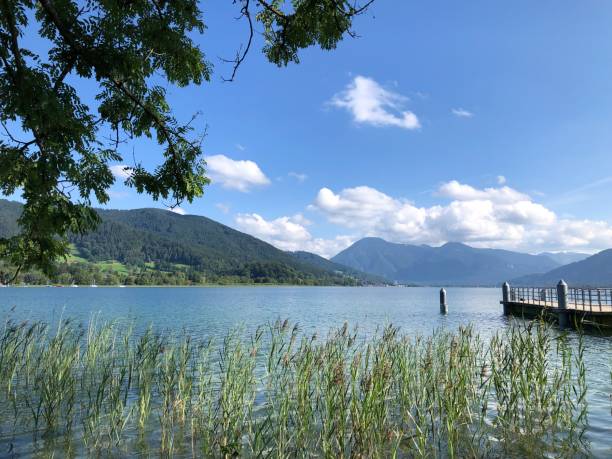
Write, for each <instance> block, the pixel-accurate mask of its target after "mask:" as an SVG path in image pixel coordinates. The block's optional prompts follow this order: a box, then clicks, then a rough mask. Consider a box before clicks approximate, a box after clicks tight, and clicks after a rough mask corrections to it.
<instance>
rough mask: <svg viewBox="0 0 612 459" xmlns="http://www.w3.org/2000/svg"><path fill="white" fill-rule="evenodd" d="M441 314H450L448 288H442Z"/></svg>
mask: <svg viewBox="0 0 612 459" xmlns="http://www.w3.org/2000/svg"><path fill="white" fill-rule="evenodd" d="M440 314H448V305H447V304H446V290H444V289H443V288H441V289H440Z"/></svg>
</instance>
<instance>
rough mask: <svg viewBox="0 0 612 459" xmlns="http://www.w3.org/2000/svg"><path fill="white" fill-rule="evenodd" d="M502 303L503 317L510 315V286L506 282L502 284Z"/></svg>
mask: <svg viewBox="0 0 612 459" xmlns="http://www.w3.org/2000/svg"><path fill="white" fill-rule="evenodd" d="M502 302H503V303H504V315H505V316H507V315H508V314H510V306H509V305H508V303H509V302H510V284H509V283H508V282H504V285H502Z"/></svg>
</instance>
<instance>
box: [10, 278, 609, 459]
mask: <svg viewBox="0 0 612 459" xmlns="http://www.w3.org/2000/svg"><path fill="white" fill-rule="evenodd" d="M438 291H439V289H437V288H399V287H398V288H391V287H386V288H385V287H356V288H350V287H202V288H172V287H166V288H156V287H149V288H109V287H98V288H84V287H79V288H3V289H0V305H1V309H0V318H1V319H2V321H3V322H4V321H6V320H7V319H12V320H15V321H23V320H28V321H39V320H40V321H44V322H46V323H49V324H57V323H58V322H59V321H60V320H61V319H66V318H70V319H73V320H76V321H78V322H80V323H83V324H86V323H87V322H88V321H89V320H90V318H91V317H92V316H93V315H95V314H99V316H100V317H101V318H102V319H104V320H116V321H120V322H126V323H131V324H133V325H134V327H135V330H136V332H137V333H138V332H141V331H142V330H144V329H145V328H146V327H147V326H148V325H152V326H153V327H154V328H155V329H156V330H158V331H165V332H175V331H185V332H187V333H188V334H189V335H191V336H193V337H195V338H198V339H204V338H207V337H220V336H223V335H225V334H226V333H227V331H228V330H230V329H232V328H234V327H236V326H243V327H246V329H247V330H250V329H255V327H257V326H258V325H263V324H266V323H268V322H273V321H275V320H276V319H278V318H280V319H289V321H290V322H291V323H298V324H299V327H300V329H301V331H303V332H304V333H311V332H314V331H316V332H317V333H318V334H319V335H322V334H325V333H326V332H327V331H328V330H329V329H330V328H338V327H341V326H342V324H343V323H344V322H345V321H346V322H348V323H349V324H350V325H351V326H353V325H357V326H358V327H359V330H360V333H361V334H363V335H370V334H372V333H374V332H375V330H376V328H377V327H380V326H384V325H385V324H389V323H393V324H394V325H396V326H399V327H401V331H402V332H403V333H407V334H411V335H414V334H421V335H429V334H431V333H432V331H433V330H435V329H438V328H447V329H456V328H457V327H458V326H459V325H462V324H468V323H471V324H473V325H474V327H475V329H476V331H477V332H479V333H480V334H481V335H482V336H483V337H488V336H490V335H491V334H493V333H494V332H495V331H497V330H499V329H501V328H503V327H506V326H507V325H508V323H509V319H508V318H506V317H504V316H503V315H502V307H501V305H500V304H499V301H500V299H501V290H500V289H489V288H449V289H447V298H448V304H449V313H448V315H447V316H442V315H440V313H439V303H438ZM585 344H586V348H585V354H586V361H587V364H588V365H587V380H588V382H589V393H588V400H589V427H588V430H587V436H588V439H589V440H590V442H591V446H592V448H591V451H592V454H593V455H594V456H597V457H612V416H611V399H610V395H611V394H612V383H611V381H610V379H611V378H610V365H611V364H612V339H611V338H610V337H602V336H595V335H588V336H587V337H586V341H585ZM0 445H2V441H1V440H0ZM2 454H4V451H2V450H0V456H1V455H2Z"/></svg>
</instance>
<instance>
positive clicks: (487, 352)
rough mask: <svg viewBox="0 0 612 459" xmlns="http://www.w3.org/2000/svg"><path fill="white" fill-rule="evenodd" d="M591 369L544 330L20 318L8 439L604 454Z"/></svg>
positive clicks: (3, 357) (451, 453) (240, 452)
mask: <svg viewBox="0 0 612 459" xmlns="http://www.w3.org/2000/svg"><path fill="white" fill-rule="evenodd" d="M585 375H586V367H585V361H584V342H583V339H582V337H581V336H580V335H579V336H578V339H577V343H574V342H571V340H570V339H569V338H568V336H567V335H566V334H563V333H559V332H558V331H556V330H553V329H551V328H550V326H548V325H547V324H545V323H544V322H540V321H534V322H529V323H523V322H520V323H519V322H517V323H514V324H513V325H511V326H509V327H508V328H506V329H504V330H501V331H499V332H498V333H497V334H495V335H494V336H493V337H492V338H490V339H487V340H483V339H482V338H481V337H480V336H479V335H478V334H477V333H475V331H474V330H473V328H472V327H469V326H468V327H462V328H459V329H458V330H456V331H444V330H438V331H436V332H435V333H433V334H432V335H431V336H427V337H423V336H415V337H411V336H406V335H403V334H402V333H401V331H400V329H399V328H397V327H394V326H392V325H389V326H386V327H384V328H381V329H380V330H379V331H378V332H377V333H375V335H374V336H371V337H369V338H364V337H363V336H360V335H359V334H358V331H357V330H355V329H353V330H351V329H350V328H349V326H348V324H344V325H343V326H342V327H340V328H339V329H337V330H332V331H331V332H330V333H329V334H328V335H327V336H326V337H325V338H324V339H320V338H318V337H317V336H316V335H315V336H308V335H305V334H304V333H302V332H300V330H299V328H298V327H297V325H295V326H292V325H291V324H289V323H288V321H284V322H281V321H277V322H276V323H272V324H269V325H268V326H266V327H262V328H259V329H257V330H256V331H255V332H254V333H253V335H252V336H250V335H248V334H246V333H245V332H243V331H241V330H234V331H232V332H230V333H228V334H227V336H225V338H224V339H223V340H222V341H221V342H219V343H214V342H213V341H212V340H204V341H199V340H194V339H193V338H192V337H190V336H188V335H186V334H182V335H179V336H163V335H160V334H156V333H155V332H154V331H153V330H152V329H150V328H149V329H147V330H146V331H145V332H144V333H142V334H140V335H138V336H137V335H135V334H134V333H133V331H132V329H131V328H125V327H121V326H119V325H117V324H114V323H105V324H99V323H98V320H97V319H95V318H94V319H92V321H91V324H90V325H89V327H88V328H87V329H86V330H85V329H82V328H81V327H79V326H78V325H76V324H73V323H71V322H67V321H63V322H62V323H61V324H60V325H59V327H57V328H56V329H53V330H52V329H50V328H49V327H48V326H47V325H45V324H42V323H34V324H27V323H21V324H16V323H12V322H7V323H6V324H5V326H4V329H3V330H2V331H1V334H0V407H1V408H0V429H1V430H0V444H6V445H9V444H15V445H21V446H20V447H21V448H22V449H23V451H26V452H28V451H30V452H32V451H33V452H39V453H40V452H41V451H42V452H45V453H53V452H56V453H58V454H62V455H64V454H65V448H70V449H71V454H82V455H89V454H91V455H99V454H100V453H101V452H106V453H108V452H111V454H113V452H115V453H117V454H124V455H128V454H132V453H134V454H136V453H137V452H138V451H140V452H142V451H143V450H146V451H148V452H149V453H150V452H157V454H161V455H164V456H175V455H176V456H194V457H202V456H205V457H223V458H229V457H238V456H240V457H278V458H285V457H315V456H325V457H339V458H344V457H346V458H349V457H368V458H370V457H371V458H382V457H432V456H433V457H468V456H469V457H491V456H513V455H517V456H525V455H528V456H533V455H537V456H543V455H547V456H575V455H581V454H588V448H589V445H588V443H587V441H586V440H585V437H584V432H585V429H586V426H587V422H588V419H587V413H588V410H587V408H588V407H587V401H586V393H587V387H586V376H585ZM40 439H43V440H44V441H43V442H39V440H40ZM67 445H68V446H67ZM18 447H19V446H18ZM28 448H29V449H28ZM61 451H63V453H62V452H61Z"/></svg>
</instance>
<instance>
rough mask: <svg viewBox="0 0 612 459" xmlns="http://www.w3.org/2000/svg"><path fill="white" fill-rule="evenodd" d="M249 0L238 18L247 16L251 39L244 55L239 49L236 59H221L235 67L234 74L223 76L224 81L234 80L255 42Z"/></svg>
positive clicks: (246, 0)
mask: <svg viewBox="0 0 612 459" xmlns="http://www.w3.org/2000/svg"><path fill="white" fill-rule="evenodd" d="M249 1H250V0H245V2H244V4H243V6H242V8H241V10H240V17H239V18H238V19H240V18H243V17H246V18H247V21H248V22H249V40H248V41H247V45H246V48H245V49H244V52H243V53H242V55H241V53H240V49H239V50H238V52H237V53H236V58H235V59H234V60H231V61H230V60H226V59H221V60H222V61H224V62H233V63H234V69H233V70H232V76H231V77H230V78H222V79H223V81H226V82H230V81H234V78H235V77H236V72H237V71H238V67H240V64H242V62H243V61H244V59H245V57H246V55H247V53H248V52H249V49H251V43H252V42H253V21H252V19H251V12H250V11H249ZM241 48H242V47H241Z"/></svg>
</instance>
